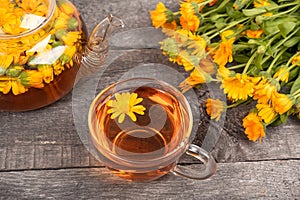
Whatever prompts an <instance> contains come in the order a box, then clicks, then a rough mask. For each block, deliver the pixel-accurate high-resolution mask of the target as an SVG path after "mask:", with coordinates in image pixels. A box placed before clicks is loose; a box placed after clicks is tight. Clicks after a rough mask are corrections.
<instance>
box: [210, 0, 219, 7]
mask: <svg viewBox="0 0 300 200" xmlns="http://www.w3.org/2000/svg"><path fill="white" fill-rule="evenodd" d="M217 2H218V0H213V1H211V2H209V6H213V5H215V4H216V3H217Z"/></svg>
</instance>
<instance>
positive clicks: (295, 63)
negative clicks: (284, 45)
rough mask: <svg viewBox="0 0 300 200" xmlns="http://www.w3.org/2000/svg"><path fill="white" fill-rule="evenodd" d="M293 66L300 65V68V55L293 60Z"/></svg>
mask: <svg viewBox="0 0 300 200" xmlns="http://www.w3.org/2000/svg"><path fill="white" fill-rule="evenodd" d="M292 64H293V65H298V66H300V55H298V56H295V57H294V58H293V59H292Z"/></svg>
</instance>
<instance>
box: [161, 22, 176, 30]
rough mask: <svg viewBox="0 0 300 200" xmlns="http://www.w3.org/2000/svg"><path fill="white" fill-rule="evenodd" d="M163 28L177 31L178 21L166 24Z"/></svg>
mask: <svg viewBox="0 0 300 200" xmlns="http://www.w3.org/2000/svg"><path fill="white" fill-rule="evenodd" d="M162 28H165V29H170V30H176V29H177V23H176V21H172V22H170V23H167V22H166V23H164V24H163V25H162Z"/></svg>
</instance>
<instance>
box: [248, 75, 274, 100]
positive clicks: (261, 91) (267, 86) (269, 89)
mask: <svg viewBox="0 0 300 200" xmlns="http://www.w3.org/2000/svg"><path fill="white" fill-rule="evenodd" d="M275 92H277V88H276V86H275V85H274V84H272V83H271V82H270V81H268V80H267V79H265V78H262V80H261V81H260V82H259V83H258V84H256V85H255V86H254V93H253V99H254V100H257V101H258V103H262V104H267V103H268V101H269V100H270V99H271V97H272V95H273V93H275Z"/></svg>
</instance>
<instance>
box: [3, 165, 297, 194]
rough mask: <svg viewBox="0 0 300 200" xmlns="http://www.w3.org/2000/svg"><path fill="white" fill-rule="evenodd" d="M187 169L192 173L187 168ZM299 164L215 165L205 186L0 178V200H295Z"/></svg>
mask: <svg viewBox="0 0 300 200" xmlns="http://www.w3.org/2000/svg"><path fill="white" fill-rule="evenodd" d="M190 167H197V165H192V166H190ZM299 167H300V161H299V160H298V161H292V160H290V161H275V162H247V163H234V164H233V163H226V164H219V168H218V171H217V173H216V174H215V175H214V176H213V177H211V178H210V179H208V180H204V181H196V180H188V179H183V178H180V177H176V176H173V175H167V176H165V177H163V178H161V179H159V180H157V181H154V182H150V183H129V182H125V181H123V180H120V179H119V178H117V177H115V176H113V175H111V174H110V173H109V172H108V170H106V169H104V168H90V169H63V170H42V171H26V172H2V173H0V193H1V197H2V198H3V199H7V198H8V199H10V198H11V199H16V198H18V199H149V198H151V199H179V198H188V199H199V198H200V199H264V200H265V199H299V198H300V190H299V187H300V179H299V177H300V172H299V170H298V169H299Z"/></svg>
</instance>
